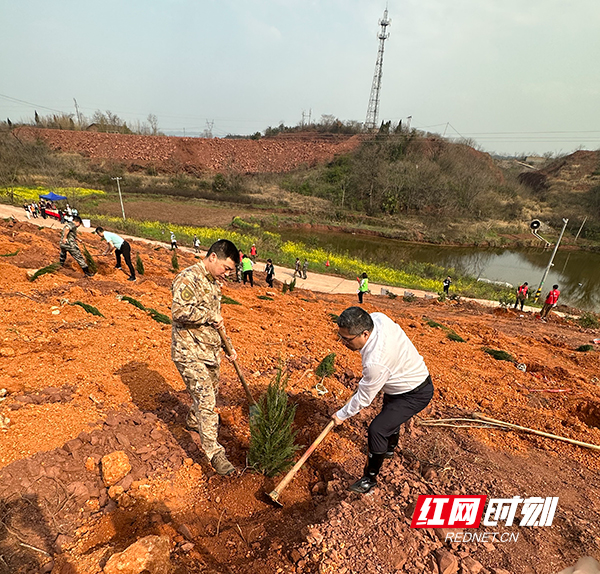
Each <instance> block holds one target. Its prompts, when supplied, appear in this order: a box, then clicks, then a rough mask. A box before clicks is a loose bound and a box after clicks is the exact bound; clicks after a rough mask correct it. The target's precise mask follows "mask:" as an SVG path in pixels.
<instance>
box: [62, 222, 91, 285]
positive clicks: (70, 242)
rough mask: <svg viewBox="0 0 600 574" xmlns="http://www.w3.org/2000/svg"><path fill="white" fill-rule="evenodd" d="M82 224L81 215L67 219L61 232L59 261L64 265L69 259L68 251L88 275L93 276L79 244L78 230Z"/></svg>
mask: <svg viewBox="0 0 600 574" xmlns="http://www.w3.org/2000/svg"><path fill="white" fill-rule="evenodd" d="M80 226H81V217H79V216H75V217H74V218H73V221H67V223H66V225H65V226H64V227H63V229H62V232H61V234H60V257H59V263H60V265H61V267H62V266H64V264H65V261H66V260H67V253H70V254H71V256H72V257H73V259H75V261H77V263H78V264H79V266H80V267H81V269H82V270H83V272H84V273H85V276H86V277H92V276H93V275H94V274H93V273H92V272H91V271H90V269H89V267H88V264H87V262H86V260H85V257H84V256H83V255H82V253H81V249H79V245H78V244H77V230H78V229H79V227H80Z"/></svg>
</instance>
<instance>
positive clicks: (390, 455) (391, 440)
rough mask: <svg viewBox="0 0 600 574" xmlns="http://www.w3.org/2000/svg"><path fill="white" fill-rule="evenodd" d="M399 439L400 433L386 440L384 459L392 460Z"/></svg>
mask: <svg viewBox="0 0 600 574" xmlns="http://www.w3.org/2000/svg"><path fill="white" fill-rule="evenodd" d="M399 438H400V431H398V432H396V433H394V434H393V435H392V436H391V437H390V438H388V447H387V451H386V452H385V458H393V457H394V450H396V447H397V446H398V439H399Z"/></svg>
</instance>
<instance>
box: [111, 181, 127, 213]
mask: <svg viewBox="0 0 600 574" xmlns="http://www.w3.org/2000/svg"><path fill="white" fill-rule="evenodd" d="M110 179H114V180H115V181H116V182H117V189H118V190H119V199H120V201H121V213H122V214H123V221H125V208H124V207H123V196H122V195H121V185H120V184H119V182H120V181H121V180H122V179H123V178H122V177H111V178H110Z"/></svg>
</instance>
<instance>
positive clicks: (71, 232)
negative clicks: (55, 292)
mask: <svg viewBox="0 0 600 574" xmlns="http://www.w3.org/2000/svg"><path fill="white" fill-rule="evenodd" d="M81 224H82V221H81V217H79V215H74V216H73V217H72V218H71V221H67V222H66V224H65V226H64V227H63V229H62V231H61V234H60V243H59V247H60V256H59V263H60V265H61V266H63V265H64V264H65V262H66V260H67V254H71V257H73V259H75V261H76V262H77V263H78V264H79V266H80V267H81V269H82V271H83V273H84V275H85V276H86V277H92V276H93V275H94V273H92V271H91V270H90V268H89V266H88V264H87V261H86V260H85V257H84V256H83V254H82V253H81V249H80V248H79V244H78V241H77V230H78V229H79V227H80V226H81ZM95 233H96V234H97V235H98V236H99V237H101V238H102V239H103V240H104V241H106V248H105V249H104V252H103V253H101V254H100V255H101V256H105V255H108V254H109V253H110V252H112V251H114V252H115V256H116V266H115V267H116V269H122V267H121V256H122V257H123V259H124V261H125V264H126V265H127V268H128V270H129V277H128V279H127V280H128V281H135V280H136V276H135V268H134V266H133V264H132V262H131V245H130V244H129V242H128V241H126V240H125V239H123V238H122V237H121V236H120V235H117V234H116V233H112V232H111V231H105V230H104V229H103V228H102V227H97V228H96V230H95Z"/></svg>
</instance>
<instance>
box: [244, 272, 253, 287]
mask: <svg viewBox="0 0 600 574" xmlns="http://www.w3.org/2000/svg"><path fill="white" fill-rule="evenodd" d="M253 275H254V272H253V271H244V285H245V284H246V281H250V285H252V287H254V277H253Z"/></svg>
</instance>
